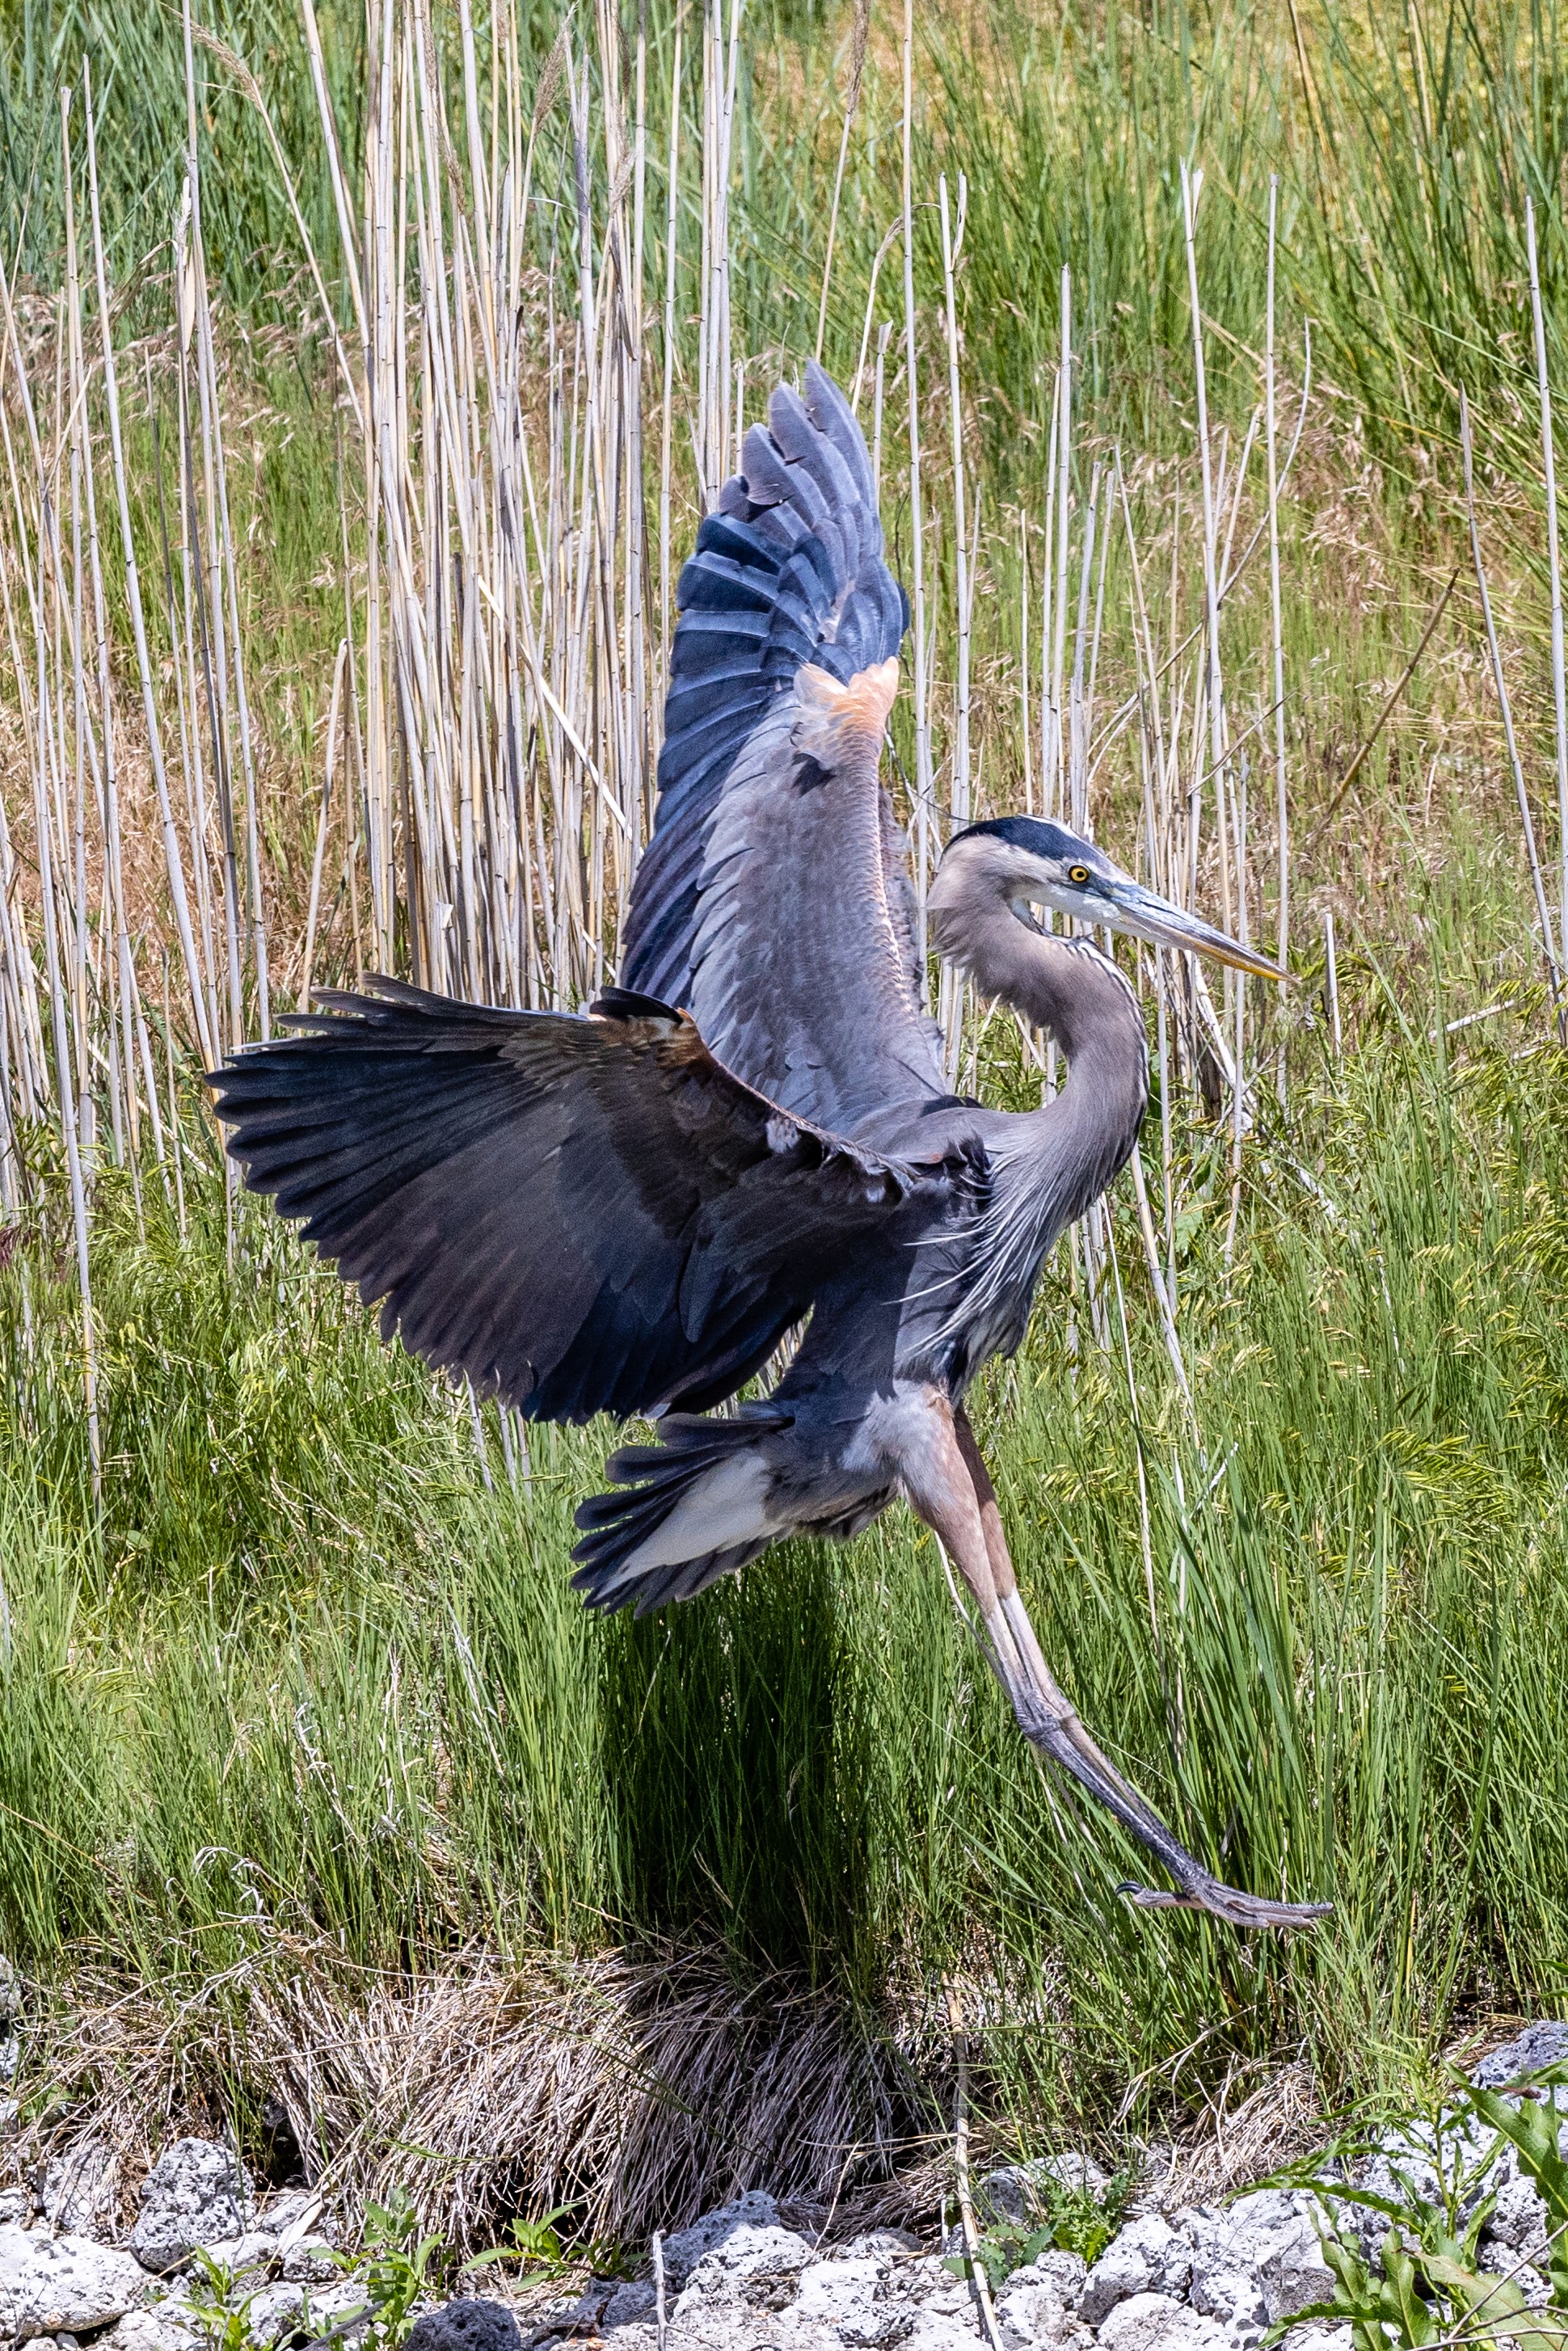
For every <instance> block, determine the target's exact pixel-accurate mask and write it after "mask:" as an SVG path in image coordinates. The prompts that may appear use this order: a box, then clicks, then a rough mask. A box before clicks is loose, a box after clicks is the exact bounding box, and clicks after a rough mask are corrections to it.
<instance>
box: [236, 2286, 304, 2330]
mask: <svg viewBox="0 0 1568 2351" xmlns="http://www.w3.org/2000/svg"><path fill="white" fill-rule="evenodd" d="M304 2309H305V2288H304V2287H303V2286H302V2285H288V2284H282V2285H264V2286H263V2287H262V2289H261V2291H260V2293H259V2294H252V2295H251V2297H250V2300H249V2303H248V2305H247V2307H246V2315H245V2323H246V2331H247V2332H248V2334H249V2335H251V2337H252V2338H253V2340H254V2341H256V2342H257V2343H260V2344H264V2345H268V2344H273V2343H276V2342H277V2339H278V2337H279V2336H280V2335H292V2334H293V2333H294V2331H295V2329H296V2328H297V2327H298V2325H299V2324H300V2321H301V2318H302V2315H303V2313H304Z"/></svg>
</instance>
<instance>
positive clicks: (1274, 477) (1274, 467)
mask: <svg viewBox="0 0 1568 2351" xmlns="http://www.w3.org/2000/svg"><path fill="white" fill-rule="evenodd" d="M1279 210H1280V176H1279V173H1278V172H1270V177H1269V317H1268V326H1267V332H1266V334H1265V338H1264V346H1263V349H1264V361H1263V365H1264V401H1265V405H1266V408H1267V434H1268V459H1269V650H1270V667H1271V674H1272V678H1273V685H1274V825H1275V832H1276V836H1277V838H1276V853H1277V855H1278V858H1279V875H1280V880H1279V892H1280V896H1279V904H1278V906H1277V907H1276V909H1275V928H1274V960H1275V962H1276V963H1278V964H1283V962H1284V961H1285V957H1286V956H1287V955H1288V953H1289V951H1290V943H1291V808H1290V796H1289V792H1288V789H1287V784H1286V769H1285V632H1284V625H1283V622H1282V619H1281V602H1280V472H1279V457H1278V451H1277V448H1276V442H1275V411H1274V393H1275V363H1274V266H1275V260H1276V256H1277V254H1278V249H1279ZM1284 1085H1285V1063H1284V1057H1283V1055H1281V1061H1280V1090H1281V1092H1280V1098H1281V1102H1282V1101H1283V1100H1284Z"/></svg>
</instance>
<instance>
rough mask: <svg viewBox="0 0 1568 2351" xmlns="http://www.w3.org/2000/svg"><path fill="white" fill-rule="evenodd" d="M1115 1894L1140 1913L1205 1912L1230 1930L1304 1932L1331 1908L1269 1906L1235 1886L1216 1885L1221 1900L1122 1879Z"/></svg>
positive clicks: (1309, 1904) (1322, 1904)
mask: <svg viewBox="0 0 1568 2351" xmlns="http://www.w3.org/2000/svg"><path fill="white" fill-rule="evenodd" d="M1116 1891H1117V1893H1118V1894H1121V1895H1124V1896H1125V1897H1126V1899H1127V1900H1128V1901H1129V1902H1134V1903H1136V1905H1137V1907H1138V1908H1139V1909H1140V1910H1199V1911H1203V1910H1207V1912H1208V1913H1209V1914H1210V1915H1211V1916H1212V1917H1219V1918H1224V1919H1226V1920H1227V1921H1228V1924H1229V1925H1231V1926H1232V1927H1276V1928H1281V1929H1283V1930H1285V1931H1291V1930H1293V1929H1300V1930H1303V1931H1304V1930H1305V1929H1306V1928H1309V1927H1315V1926H1316V1925H1317V1923H1318V1920H1319V1919H1320V1918H1326V1917H1328V1916H1329V1914H1330V1912H1331V1911H1332V1910H1333V1903H1332V1902H1269V1901H1265V1900H1264V1899H1263V1897H1262V1896H1260V1895H1256V1894H1242V1893H1239V1891H1238V1890H1237V1888H1236V1887H1235V1886H1223V1885H1220V1884H1218V1881H1217V1892H1218V1895H1219V1896H1222V1897H1223V1898H1222V1899H1220V1900H1216V1899H1214V1898H1212V1897H1208V1898H1206V1897H1205V1896H1202V1895H1198V1894H1171V1893H1168V1892H1167V1891H1166V1889H1165V1888H1164V1887H1163V1886H1140V1885H1139V1884H1138V1881H1137V1879H1136V1878H1135V1877H1124V1878H1123V1880H1122V1882H1121V1884H1120V1885H1119V1886H1117V1888H1116Z"/></svg>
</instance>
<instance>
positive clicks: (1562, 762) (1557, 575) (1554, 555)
mask: <svg viewBox="0 0 1568 2351" xmlns="http://www.w3.org/2000/svg"><path fill="white" fill-rule="evenodd" d="M1524 241H1525V249H1526V252H1527V254H1528V256H1529V262H1530V316H1531V327H1532V329H1533V330H1534V337H1535V394H1536V402H1537V405H1538V408H1539V413H1540V417H1541V470H1542V482H1543V485H1544V487H1545V492H1546V568H1547V576H1548V578H1549V580H1551V583H1552V727H1553V742H1554V745H1555V747H1556V753H1557V852H1558V859H1559V889H1558V895H1557V936H1558V939H1559V941H1560V942H1561V943H1562V946H1563V954H1564V956H1568V681H1565V678H1564V664H1563V564H1562V556H1561V550H1560V549H1559V545H1558V536H1557V457H1556V450H1555V447H1554V444H1553V439H1552V384H1551V379H1550V378H1549V376H1548V374H1547V370H1546V319H1545V315H1544V313H1543V311H1542V307H1541V268H1540V264H1539V262H1538V260H1537V258H1536V252H1535V206H1534V204H1532V203H1531V199H1530V198H1529V197H1528V196H1526V198H1525V200H1524Z"/></svg>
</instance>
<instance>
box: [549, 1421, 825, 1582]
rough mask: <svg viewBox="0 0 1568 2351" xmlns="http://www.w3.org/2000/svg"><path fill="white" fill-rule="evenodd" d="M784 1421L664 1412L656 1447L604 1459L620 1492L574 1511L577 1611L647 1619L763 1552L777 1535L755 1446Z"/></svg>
mask: <svg viewBox="0 0 1568 2351" xmlns="http://www.w3.org/2000/svg"><path fill="white" fill-rule="evenodd" d="M791 1419H792V1416H791V1415H790V1414H789V1413H787V1412H779V1411H777V1410H770V1409H768V1408H767V1407H765V1406H758V1405H753V1406H751V1407H749V1408H748V1409H747V1410H746V1411H744V1412H742V1413H741V1414H740V1415H738V1416H737V1417H736V1418H735V1419H733V1420H710V1419H707V1418H706V1417H705V1416H702V1415H700V1414H695V1413H670V1414H667V1415H666V1416H665V1417H664V1420H663V1421H662V1422H661V1423H660V1435H661V1437H662V1440H663V1441H662V1442H661V1443H660V1444H658V1445H628V1446H625V1447H622V1450H621V1451H620V1452H619V1453H616V1454H613V1455H612V1457H611V1459H610V1462H609V1464H608V1467H607V1469H606V1473H605V1474H606V1475H607V1476H608V1477H609V1479H611V1482H612V1486H613V1487H614V1488H616V1489H619V1490H618V1491H613V1492H611V1493H608V1494H595V1495H594V1496H593V1497H592V1498H591V1499H590V1500H588V1501H586V1502H583V1503H582V1504H581V1505H580V1507H579V1510H578V1512H577V1524H578V1527H579V1529H580V1531H581V1534H582V1541H580V1543H579V1544H578V1545H577V1547H576V1549H575V1550H574V1551H573V1552H572V1557H573V1559H574V1560H576V1561H578V1562H579V1566H578V1571H577V1573H576V1574H575V1575H574V1576H573V1577H572V1579H571V1580H572V1584H573V1586H574V1588H575V1589H576V1590H577V1591H579V1592H580V1593H581V1594H582V1597H583V1604H584V1605H585V1606H586V1607H589V1608H599V1609H602V1610H604V1611H606V1612H607V1613H609V1612H612V1611H614V1610H615V1609H618V1608H627V1607H634V1608H635V1610H636V1613H637V1614H638V1615H639V1616H646V1615H648V1614H651V1613H652V1611H653V1610H654V1609H655V1608H662V1607H663V1606H664V1604H665V1602H666V1601H670V1600H689V1599H691V1598H692V1597H693V1595H694V1594H695V1593H698V1592H705V1591H706V1589H707V1587H708V1585H709V1584H710V1583H716V1582H717V1581H718V1578H719V1577H720V1576H721V1575H728V1574H729V1573H731V1572H732V1571H733V1570H734V1569H736V1568H739V1567H744V1566H745V1565H746V1563H747V1561H748V1560H753V1559H756V1558H757V1557H758V1555H759V1553H761V1552H765V1551H766V1550H767V1548H768V1544H769V1543H770V1542H771V1541H773V1538H774V1536H775V1534H776V1533H778V1532H779V1531H781V1530H780V1529H779V1528H777V1527H775V1526H774V1525H772V1524H771V1523H770V1522H769V1520H768V1510H767V1502H768V1486H769V1483H770V1472H769V1468H768V1462H767V1460H766V1459H765V1458H764V1455H763V1452H762V1449H761V1440H763V1439H765V1438H767V1437H769V1436H772V1435H776V1434H778V1433H779V1432H781V1431H783V1430H784V1429H787V1428H789V1426H790V1425H791Z"/></svg>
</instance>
